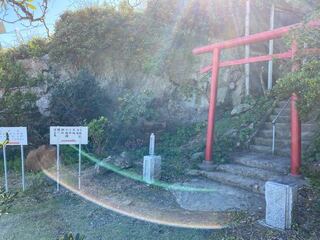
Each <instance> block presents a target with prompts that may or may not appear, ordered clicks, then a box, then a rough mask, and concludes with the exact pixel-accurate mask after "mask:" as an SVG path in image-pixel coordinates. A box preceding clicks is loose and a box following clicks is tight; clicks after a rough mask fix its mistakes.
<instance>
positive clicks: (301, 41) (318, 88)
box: [274, 10, 320, 117]
mask: <svg viewBox="0 0 320 240" xmlns="http://www.w3.org/2000/svg"><path fill="white" fill-rule="evenodd" d="M319 16H320V10H316V11H315V12H314V13H313V14H312V15H311V17H310V16H308V18H307V19H306V22H309V21H310V20H312V19H318V18H319ZM289 40H290V41H289V42H291V41H293V40H296V41H297V42H298V46H299V49H300V53H302V52H303V48H304V46H307V47H308V48H320V29H319V28H310V27H308V25H307V24H306V25H305V26H304V27H303V28H301V29H297V30H295V31H294V32H292V34H291V35H290V37H289ZM294 61H299V62H300V64H301V68H300V69H299V70H298V71H296V72H293V73H289V74H287V75H286V76H285V77H283V78H282V79H279V80H278V81H277V85H276V86H275V90H274V91H275V93H276V95H278V96H279V97H281V98H288V97H289V96H290V95H291V94H292V93H293V92H295V93H297V94H298V95H299V97H300V100H299V102H298V107H299V111H300V113H301V114H302V116H303V117H306V116H307V115H308V114H309V113H310V112H311V111H312V110H313V109H315V108H316V107H317V105H318V102H319V100H320V77H319V76H320V60H319V56H305V55H301V54H300V55H298V56H297V57H296V59H294Z"/></svg>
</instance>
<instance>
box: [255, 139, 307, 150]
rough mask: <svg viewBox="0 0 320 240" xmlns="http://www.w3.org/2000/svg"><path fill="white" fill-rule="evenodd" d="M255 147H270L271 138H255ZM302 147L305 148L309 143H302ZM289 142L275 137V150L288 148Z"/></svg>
mask: <svg viewBox="0 0 320 240" xmlns="http://www.w3.org/2000/svg"><path fill="white" fill-rule="evenodd" d="M254 143H255V145H262V146H267V147H272V138H271V137H270V138H262V137H256V138H254ZM301 143H302V147H303V148H305V147H307V146H308V145H309V144H310V141H308V140H305V141H302V142H301ZM290 145H291V141H290V139H289V140H287V139H279V138H277V137H276V141H275V146H276V148H290Z"/></svg>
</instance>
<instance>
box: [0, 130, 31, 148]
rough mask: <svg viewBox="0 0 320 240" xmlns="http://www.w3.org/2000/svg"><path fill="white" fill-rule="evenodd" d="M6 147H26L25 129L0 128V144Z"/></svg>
mask: <svg viewBox="0 0 320 240" xmlns="http://www.w3.org/2000/svg"><path fill="white" fill-rule="evenodd" d="M6 140H7V141H8V142H7V143H6V145H28V137H27V128H26V127H0V142H4V141H6Z"/></svg>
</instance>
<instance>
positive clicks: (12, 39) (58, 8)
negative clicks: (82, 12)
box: [0, 0, 78, 47]
mask: <svg viewBox="0 0 320 240" xmlns="http://www.w3.org/2000/svg"><path fill="white" fill-rule="evenodd" d="M34 2H39V1H38V0H35V1H34ZM74 2H75V1H74V0H49V7H48V9H49V10H48V14H47V17H46V21H47V24H48V27H49V29H50V32H51V33H52V32H53V31H54V23H55V22H56V20H58V18H59V16H60V15H61V14H62V13H63V12H64V11H66V10H73V9H75V8H77V7H78V6H76V4H74ZM12 16H13V13H12V12H9V13H8V17H12ZM4 25H5V28H6V33H2V34H0V43H1V46H2V47H12V46H15V45H17V44H19V42H21V41H23V42H26V41H28V40H30V39H31V38H32V37H34V36H46V31H45V28H44V27H43V26H41V25H40V26H25V25H23V24H22V23H21V22H17V23H14V24H11V23H4ZM16 29H17V30H18V31H19V32H20V33H21V38H22V39H21V38H20V37H17V34H16Z"/></svg>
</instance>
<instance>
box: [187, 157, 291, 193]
mask: <svg viewBox="0 0 320 240" xmlns="http://www.w3.org/2000/svg"><path fill="white" fill-rule="evenodd" d="M232 160H233V161H232V163H230V164H221V165H218V166H216V167H215V169H214V170H212V171H206V170H198V171H196V172H194V173H193V174H194V175H198V176H203V177H206V178H208V179H211V180H214V181H216V182H219V183H221V184H225V185H229V186H233V187H238V188H242V189H244V190H247V191H250V192H254V193H259V194H264V184H265V182H266V181H267V180H269V179H271V178H276V177H281V176H284V175H287V174H288V173H289V167H290V159H289V158H288V157H281V156H272V155H271V154H264V153H238V154H235V155H234V156H233V157H232Z"/></svg>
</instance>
